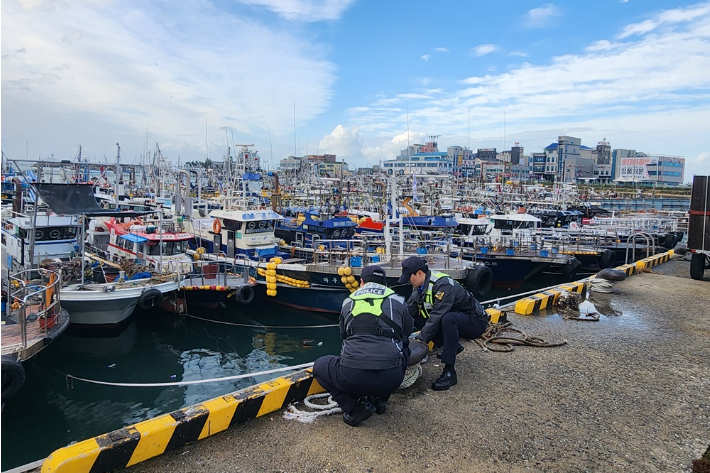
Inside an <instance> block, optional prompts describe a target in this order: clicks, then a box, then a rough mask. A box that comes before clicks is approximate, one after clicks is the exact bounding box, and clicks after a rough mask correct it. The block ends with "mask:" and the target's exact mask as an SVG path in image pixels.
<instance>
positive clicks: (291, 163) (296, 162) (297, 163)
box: [279, 156, 304, 172]
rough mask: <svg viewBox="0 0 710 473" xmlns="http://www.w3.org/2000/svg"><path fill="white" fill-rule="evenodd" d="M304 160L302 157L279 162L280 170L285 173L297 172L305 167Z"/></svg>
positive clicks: (291, 157) (292, 157)
mask: <svg viewBox="0 0 710 473" xmlns="http://www.w3.org/2000/svg"><path fill="white" fill-rule="evenodd" d="M303 163H304V158H303V157H301V156H289V157H288V158H286V159H282V160H281V161H279V170H280V171H284V172H297V171H300V170H301V169H302V167H303Z"/></svg>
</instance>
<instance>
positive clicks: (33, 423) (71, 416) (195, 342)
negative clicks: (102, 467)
mask: <svg viewBox="0 0 710 473" xmlns="http://www.w3.org/2000/svg"><path fill="white" fill-rule="evenodd" d="M194 313H195V315H197V316H200V317H208V318H212V319H214V320H220V321H225V322H232V323H241V324H251V325H263V327H261V328H252V327H240V326H229V325H223V324H217V323H214V322H207V321H203V320H198V319H194V318H190V317H176V316H174V315H169V314H165V313H158V312H153V313H149V312H141V311H137V312H136V313H135V314H134V315H133V318H132V321H131V322H130V324H129V325H128V326H126V328H125V329H124V330H122V331H121V332H120V333H113V334H106V333H96V332H92V333H76V332H75V331H69V332H66V333H64V334H63V335H62V336H61V337H60V338H59V339H57V340H56V341H55V342H54V343H53V344H51V345H50V346H49V347H47V348H46V349H44V350H43V351H42V352H40V353H39V354H38V355H37V356H35V357H34V358H32V359H30V360H29V361H27V362H25V363H24V364H23V365H24V367H25V370H26V372H27V381H26V384H25V385H24V386H23V387H22V389H21V390H20V392H19V393H18V394H17V395H16V396H15V397H13V398H12V399H10V401H8V402H7V403H6V404H5V407H4V409H3V411H2V470H3V471H5V470H7V469H10V468H14V467H16V466H19V465H24V464H27V463H29V462H33V461H35V460H39V459H42V458H45V457H47V456H48V455H49V454H51V453H52V452H53V451H54V450H56V449H57V448H60V447H63V446H65V445H68V444H69V443H72V442H79V441H82V440H85V439H87V438H90V437H94V436H96V435H100V434H104V433H107V432H110V431H112V430H115V429H118V428H121V427H124V426H126V425H129V424H134V423H136V422H140V421H143V420H146V419H149V418H152V417H155V416H158V415H160V414H165V413H168V412H172V411H174V410H176V409H180V408H182V407H185V406H189V405H193V404H196V403H199V402H202V401H205V400H208V399H212V398H214V397H218V396H220V395H223V394H227V393H230V392H233V391H235V390H238V389H242V388H244V387H248V386H251V385H253V384H256V383H257V382H263V381H266V380H268V379H271V378H274V377H276V376H279V375H278V374H272V375H267V376H262V377H260V378H253V377H252V378H245V379H241V380H236V381H229V382H219V383H210V384H199V385H190V386H180V387H152V388H132V387H116V386H101V385H95V384H88V383H85V382H81V381H77V380H75V381H74V382H73V388H71V389H69V388H68V387H67V381H66V377H65V374H67V373H70V374H72V375H73V376H76V377H80V378H87V379H95V380H101V381H110V382H116V383H168V382H175V381H181V380H200V379H210V378H220V377H225V376H233V375H238V374H244V373H255V372H259V371H264V370H270V369H274V368H279V367H283V366H293V365H298V364H302V363H308V362H311V361H314V360H315V359H316V358H317V357H319V356H322V355H326V354H337V353H338V352H339V351H340V335H339V330H338V328H337V327H324V328H278V329H272V328H267V327H266V326H274V325H278V326H284V325H287V326H304V325H332V324H337V319H338V317H337V315H336V314H333V315H330V316H322V315H316V314H312V313H307V312H300V311H291V310H288V309H283V308H280V307H277V306H269V305H264V306H259V304H258V303H255V304H252V305H250V306H248V308H247V309H246V310H245V309H244V308H243V307H242V308H240V307H239V306H237V305H236V304H234V305H229V306H228V307H226V308H220V309H215V310H210V311H204V310H203V311H201V312H197V311H195V312H194ZM109 335H110V336H109ZM304 339H308V340H313V342H312V345H313V346H312V348H311V347H304V343H303V340H304ZM321 342H322V344H321V345H320V346H318V345H319V344H320V343H321ZM309 344H310V343H309Z"/></svg>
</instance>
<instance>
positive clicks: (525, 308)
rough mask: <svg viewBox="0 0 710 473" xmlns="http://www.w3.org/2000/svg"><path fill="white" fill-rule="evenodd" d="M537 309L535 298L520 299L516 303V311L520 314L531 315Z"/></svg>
mask: <svg viewBox="0 0 710 473" xmlns="http://www.w3.org/2000/svg"><path fill="white" fill-rule="evenodd" d="M533 310H535V301H534V300H533V299H529V298H525V299H520V300H519V301H518V302H516V303H515V313H516V314H520V315H530V314H532V313H533Z"/></svg>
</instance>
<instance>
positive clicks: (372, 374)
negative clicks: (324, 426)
mask: <svg viewBox="0 0 710 473" xmlns="http://www.w3.org/2000/svg"><path fill="white" fill-rule="evenodd" d="M386 284H387V278H386V274H385V271H384V270H383V269H382V268H380V267H379V266H368V267H366V268H364V269H363V270H362V274H361V276H360V289H358V290H357V291H355V292H353V293H352V294H350V296H349V297H348V298H347V299H345V301H344V302H343V307H342V309H341V311H340V337H341V338H342V339H343V347H342V351H341V354H340V356H332V355H329V356H324V357H321V358H318V359H317V360H316V361H315V363H314V365H313V375H314V376H315V378H316V380H317V381H318V382H319V383H320V385H321V386H323V388H325V389H326V390H327V391H328V392H330V394H331V395H332V396H333V399H334V400H335V401H336V402H337V403H338V404H339V405H340V407H341V408H342V409H343V421H345V423H346V424H348V425H350V426H353V427H356V426H357V425H359V424H360V423H361V422H362V421H364V420H365V419H367V418H368V417H370V416H371V415H372V414H373V413H374V412H377V413H378V414H384V413H385V411H386V409H387V400H388V399H389V397H390V395H391V394H392V393H393V392H394V391H395V390H396V389H397V388H398V387H399V386H400V384H402V380H403V379H404V372H405V370H406V369H407V363H408V362H409V355H410V351H409V339H408V336H409V334H410V333H411V332H412V328H413V326H414V320H413V319H412V317H411V316H410V315H409V312H408V310H407V307H406V305H405V303H404V299H403V298H402V297H400V296H398V295H397V294H395V293H394V291H393V290H392V289H388V288H387V286H386Z"/></svg>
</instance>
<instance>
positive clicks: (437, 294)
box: [399, 256, 488, 391]
mask: <svg viewBox="0 0 710 473" xmlns="http://www.w3.org/2000/svg"><path fill="white" fill-rule="evenodd" d="M407 282H408V283H410V284H411V285H412V287H413V290H412V295H411V296H410V297H409V299H408V300H407V308H408V310H409V314H410V315H411V316H412V317H414V325H415V326H416V327H417V328H419V329H421V331H420V332H419V334H418V335H417V336H416V338H419V339H421V340H422V341H424V342H426V343H428V342H430V341H433V342H434V345H436V346H442V345H443V347H444V349H443V352H442V353H441V361H442V362H443V363H444V371H443V373H441V376H439V378H437V380H436V381H434V383H433V384H432V385H431V388H432V389H434V390H435V391H443V390H446V389H449V388H450V387H451V386H453V385H454V384H456V382H457V380H458V379H457V376H456V370H455V369H454V365H455V364H456V355H457V354H459V353H461V352H462V351H463V349H464V346H463V345H461V343H460V342H459V338H466V339H470V340H473V339H475V338H478V337H480V336H481V335H482V334H483V332H485V331H486V328H487V327H488V316H487V314H486V313H485V311H484V310H483V306H481V304H480V303H479V302H478V301H477V300H476V298H475V297H474V296H473V294H471V293H469V292H468V291H467V290H466V288H464V287H463V286H461V285H460V284H458V283H457V282H456V281H454V280H453V279H452V278H451V277H450V276H449V275H448V274H444V273H440V272H432V271H430V270H429V267H428V266H427V264H426V261H425V260H423V259H421V258H418V257H416V256H412V257H410V258H407V259H405V260H404V261H402V276H401V277H400V278H399V283H400V284H404V283H407Z"/></svg>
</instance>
